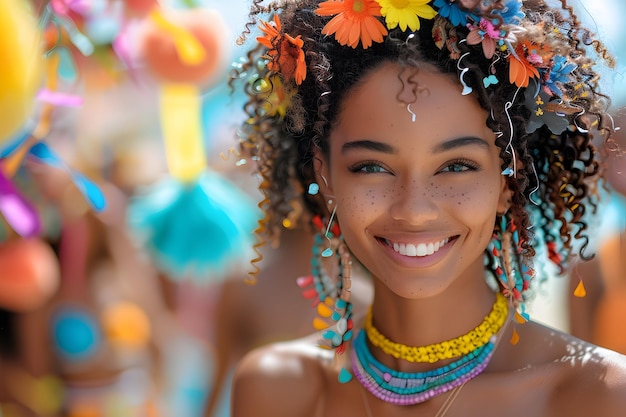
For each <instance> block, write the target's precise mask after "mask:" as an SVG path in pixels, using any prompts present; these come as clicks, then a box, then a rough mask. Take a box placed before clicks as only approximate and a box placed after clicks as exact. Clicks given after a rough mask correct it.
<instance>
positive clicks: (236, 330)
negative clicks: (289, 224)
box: [204, 228, 371, 417]
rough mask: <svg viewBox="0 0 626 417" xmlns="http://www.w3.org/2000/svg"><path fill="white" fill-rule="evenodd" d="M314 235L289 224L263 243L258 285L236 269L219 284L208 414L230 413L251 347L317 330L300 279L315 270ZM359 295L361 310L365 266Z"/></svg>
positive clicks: (367, 293)
mask: <svg viewBox="0 0 626 417" xmlns="http://www.w3.org/2000/svg"><path fill="white" fill-rule="evenodd" d="M313 241H314V234H313V233H312V232H311V231H309V230H307V229H306V228H297V229H294V230H290V229H284V230H283V231H282V238H281V241H280V244H279V245H278V246H276V247H272V246H269V245H268V246H265V247H263V248H261V253H262V254H263V260H262V261H261V262H260V263H259V264H258V267H259V272H258V274H257V275H256V279H255V281H256V282H255V283H254V285H251V284H249V283H247V282H246V280H244V279H243V278H242V277H241V276H240V275H235V276H231V277H230V278H229V279H227V280H226V281H225V282H224V283H223V284H221V285H220V286H219V289H217V290H216V294H215V297H216V305H215V307H214V308H213V309H212V317H213V319H212V320H211V325H212V331H211V332H210V333H209V337H210V340H211V345H212V347H213V362H214V364H215V365H214V369H213V372H212V373H211V380H210V383H209V385H208V389H209V394H208V398H207V404H206V407H205V410H204V416H205V417H218V416H225V415H229V409H230V406H229V404H228V402H229V397H230V389H231V386H230V384H231V378H232V372H233V371H234V367H235V366H236V364H237V363H238V362H239V360H240V359H241V358H242V357H243V356H244V355H245V354H246V353H248V352H249V351H251V350H252V349H254V348H258V347H260V346H263V345H267V344H270V343H275V342H278V341H286V340H290V339H293V338H298V337H304V336H306V335H309V334H310V333H311V330H312V322H313V320H314V318H315V316H316V314H317V313H316V311H315V308H314V305H312V300H307V299H306V298H305V297H304V295H303V289H302V288H300V287H299V286H298V283H297V282H298V278H300V277H305V276H307V275H309V274H310V273H311V265H310V263H311V262H310V261H311V259H310V258H311V251H312V250H313ZM355 270H356V271H360V270H359V269H358V268H357V267H356V266H355ZM353 296H354V302H355V310H356V311H361V312H362V311H364V310H365V306H366V305H368V303H369V302H370V300H371V285H370V283H369V281H368V278H367V277H366V276H365V274H364V273H363V271H361V272H360V273H357V272H355V280H354V285H353Z"/></svg>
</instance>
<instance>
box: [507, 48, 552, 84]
mask: <svg viewBox="0 0 626 417" xmlns="http://www.w3.org/2000/svg"><path fill="white" fill-rule="evenodd" d="M551 55H552V54H551V52H550V49H549V48H548V47H547V46H545V45H538V44H536V43H534V42H530V41H523V42H520V44H519V45H517V47H516V48H515V52H512V53H511V55H509V57H508V60H509V79H510V81H511V83H513V84H515V85H516V86H518V87H528V83H529V82H530V80H531V79H532V78H539V70H538V68H547V66H548V65H549V62H550V60H551V59H552V56H551Z"/></svg>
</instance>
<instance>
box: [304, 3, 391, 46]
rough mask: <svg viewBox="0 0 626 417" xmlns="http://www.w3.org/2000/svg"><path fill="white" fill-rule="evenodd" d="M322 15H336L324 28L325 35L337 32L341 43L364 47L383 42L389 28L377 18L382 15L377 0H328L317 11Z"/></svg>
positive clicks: (338, 40) (336, 34)
mask: <svg viewBox="0 0 626 417" xmlns="http://www.w3.org/2000/svg"><path fill="white" fill-rule="evenodd" d="M315 13H317V14H318V15H320V16H335V17H333V18H332V19H331V20H330V22H328V23H327V24H326V26H324V28H323V29H322V34H323V35H332V34H333V33H334V34H335V39H337V42H339V44H340V45H348V46H351V47H352V48H356V47H357V45H358V44H359V41H360V42H361V43H362V44H363V48H364V49H367V48H369V47H370V46H372V41H373V42H382V41H383V36H385V35H387V28H385V26H384V25H383V24H382V23H381V22H380V21H379V20H378V19H377V18H376V16H381V14H380V4H378V3H377V2H376V1H375V0H328V1H325V2H322V3H320V5H319V7H318V8H317V10H316V11H315Z"/></svg>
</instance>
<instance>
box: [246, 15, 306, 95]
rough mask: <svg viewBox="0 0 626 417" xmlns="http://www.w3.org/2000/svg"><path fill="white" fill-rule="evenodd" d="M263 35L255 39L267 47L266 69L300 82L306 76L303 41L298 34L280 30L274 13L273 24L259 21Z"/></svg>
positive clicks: (286, 78)
mask: <svg viewBox="0 0 626 417" xmlns="http://www.w3.org/2000/svg"><path fill="white" fill-rule="evenodd" d="M259 27H260V29H261V31H262V32H263V33H264V35H263V36H259V37H257V38H256V39H257V41H258V42H259V43H260V44H261V45H263V46H265V47H267V48H268V51H267V54H266V58H267V59H269V62H268V63H267V69H269V70H270V71H272V72H274V73H278V74H280V75H282V77H283V78H284V79H285V80H292V79H293V80H294V81H295V82H296V84H298V85H300V84H302V81H304V79H305V78H306V62H305V60H304V51H303V50H302V46H304V41H303V40H302V38H301V36H300V35H298V36H296V37H295V38H294V37H293V36H290V35H288V34H286V33H282V32H281V24H280V19H279V17H278V15H274V24H273V25H272V24H271V23H269V22H265V21H261V22H260V24H259Z"/></svg>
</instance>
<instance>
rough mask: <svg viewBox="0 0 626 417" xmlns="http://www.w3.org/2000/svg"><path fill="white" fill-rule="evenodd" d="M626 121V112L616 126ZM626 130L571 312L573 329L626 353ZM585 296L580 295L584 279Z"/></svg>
mask: <svg viewBox="0 0 626 417" xmlns="http://www.w3.org/2000/svg"><path fill="white" fill-rule="evenodd" d="M625 121H626V114H624V110H623V109H622V110H621V113H619V114H618V116H617V117H616V125H617V126H620V125H622V126H623V124H624V122H625ZM625 152H626V131H624V130H623V129H622V130H619V131H617V132H616V134H615V143H614V144H612V146H611V149H609V150H607V151H606V156H605V162H606V170H607V175H606V180H607V185H608V187H609V191H608V192H609V198H610V200H609V204H608V205H607V206H606V207H603V216H602V220H601V224H599V225H598V229H597V234H596V237H595V239H596V241H597V242H598V243H597V250H596V255H595V257H594V259H593V260H591V261H589V262H580V263H578V264H576V265H574V267H573V268H572V270H571V272H570V274H569V278H570V291H569V294H570V297H569V300H568V301H569V304H568V311H569V317H570V332H571V333H572V334H573V335H575V336H577V337H580V338H581V339H584V340H589V341H591V342H593V343H596V344H598V345H600V346H604V347H607V348H609V349H614V350H617V351H619V352H622V353H626V332H624V320H625V319H626V153H625ZM581 280H582V282H583V283H584V285H585V287H586V295H585V296H584V297H579V296H576V295H575V293H576V288H577V287H578V285H579V283H580V281H581Z"/></svg>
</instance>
